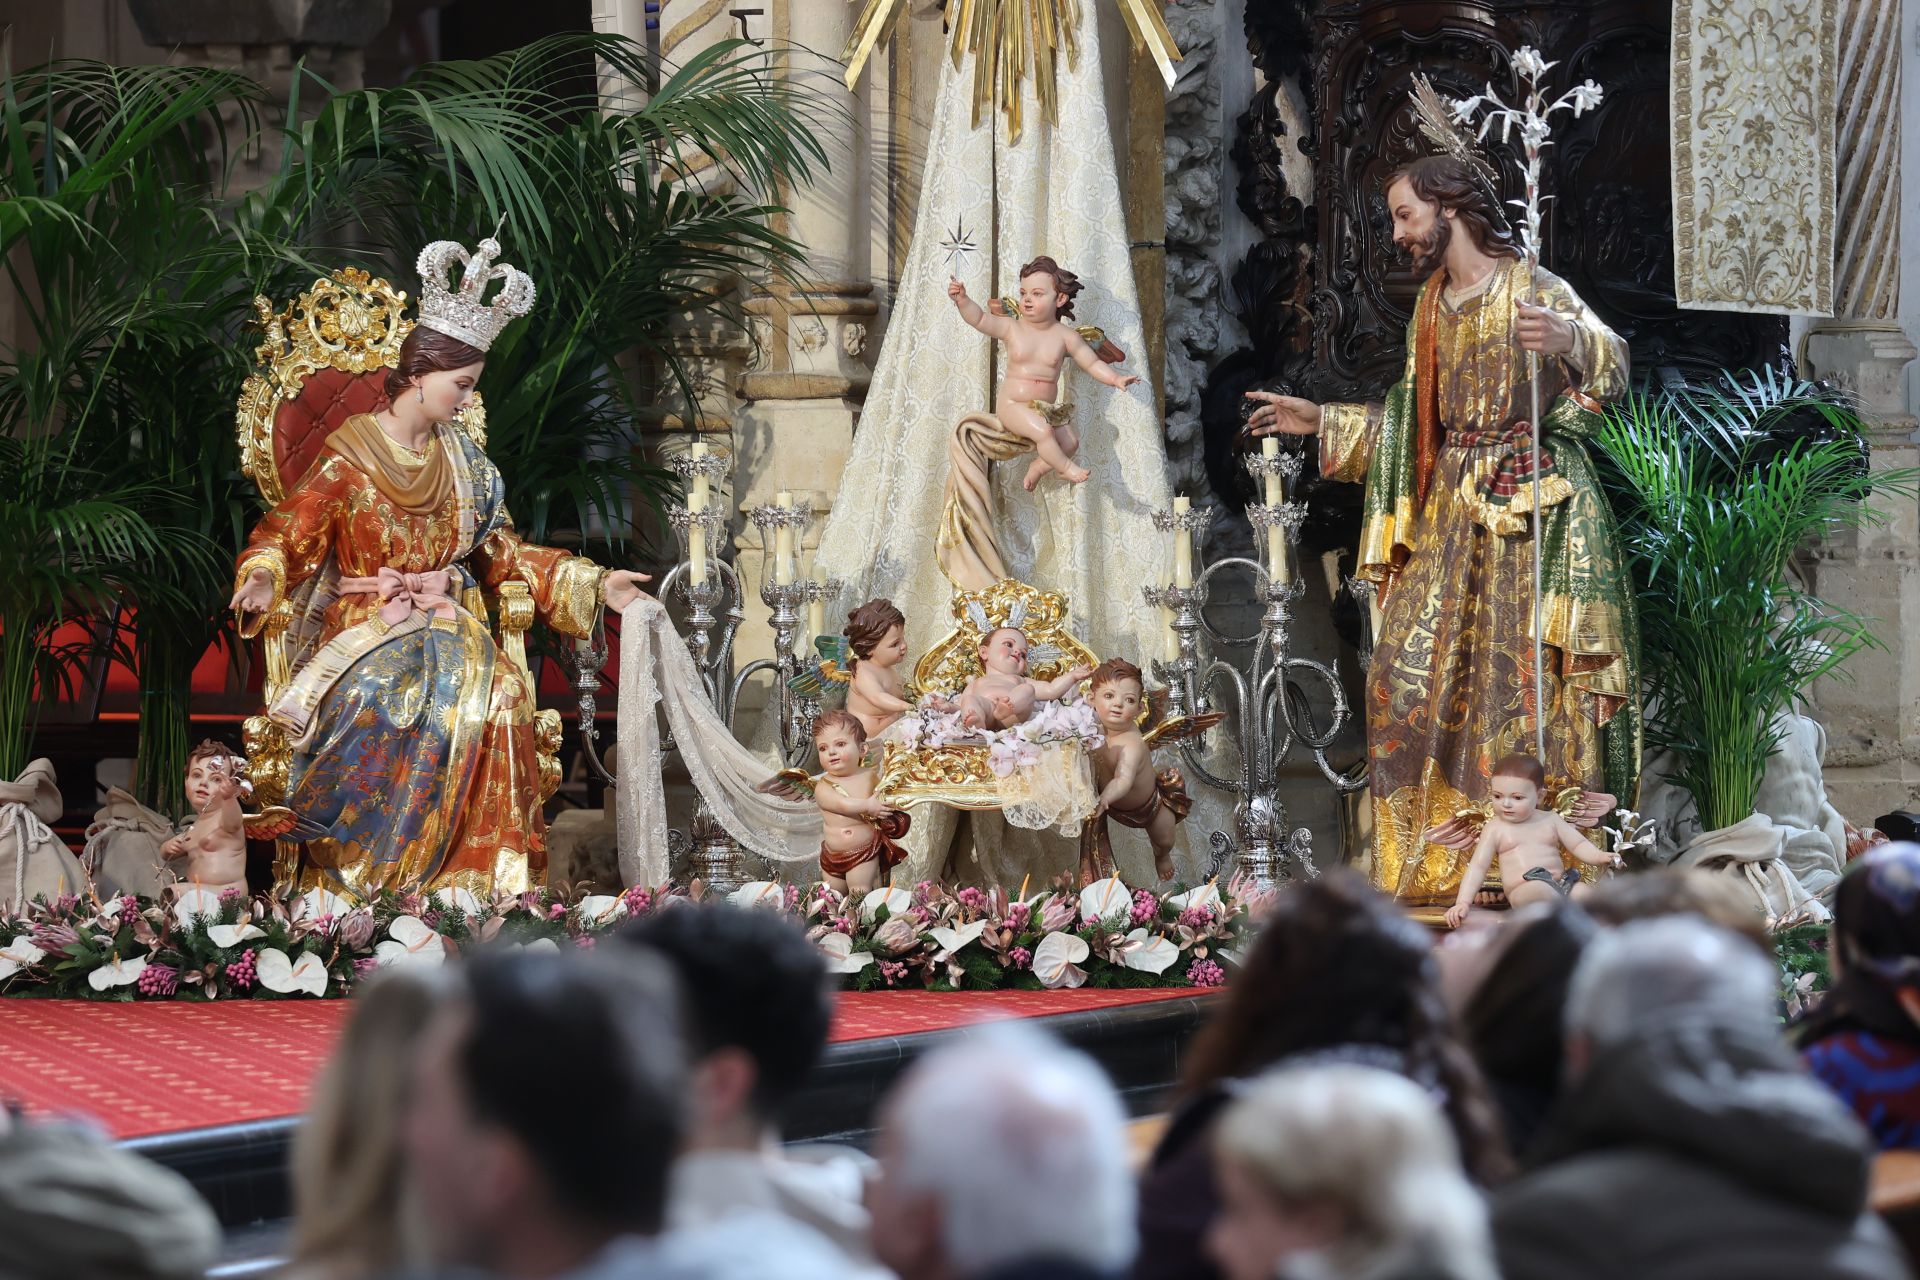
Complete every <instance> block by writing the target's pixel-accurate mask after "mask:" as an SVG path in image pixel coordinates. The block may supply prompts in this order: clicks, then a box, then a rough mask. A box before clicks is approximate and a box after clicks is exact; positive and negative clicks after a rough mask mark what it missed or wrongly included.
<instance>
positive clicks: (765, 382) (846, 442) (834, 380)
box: [733, 0, 880, 661]
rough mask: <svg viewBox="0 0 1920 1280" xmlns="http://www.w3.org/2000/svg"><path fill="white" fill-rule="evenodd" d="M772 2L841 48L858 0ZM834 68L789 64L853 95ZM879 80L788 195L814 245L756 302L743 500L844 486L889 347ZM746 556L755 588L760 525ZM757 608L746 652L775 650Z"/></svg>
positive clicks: (803, 29) (745, 633)
mask: <svg viewBox="0 0 1920 1280" xmlns="http://www.w3.org/2000/svg"><path fill="white" fill-rule="evenodd" d="M772 7H773V9H774V14H773V16H774V19H775V36H776V38H777V39H781V40H783V41H786V42H790V43H791V44H792V45H793V46H795V47H796V48H798V49H802V50H813V51H815V52H816V53H820V54H827V55H830V56H837V55H838V54H839V52H840V50H842V49H843V48H845V47H846V43H847V37H848V34H849V32H850V30H851V27H852V19H853V16H854V13H855V9H854V8H853V7H852V6H850V5H847V4H841V3H831V4H820V3H812V2H811V0H808V2H802V3H795V2H792V0H789V2H788V3H785V4H780V3H777V2H776V3H775V4H774V5H773V6H772ZM783 20H784V27H785V29H784V30H781V27H782V25H783ZM833 70H834V68H833V67H832V65H831V64H827V63H824V62H823V61H822V60H820V59H819V58H817V57H816V58H812V59H809V58H808V57H807V55H805V54H803V53H796V54H795V55H794V61H793V63H792V64H791V65H790V67H789V71H790V73H791V74H794V75H795V76H798V77H804V78H805V79H807V80H808V81H809V82H810V84H811V85H812V86H814V87H815V88H816V89H818V87H820V86H822V85H829V86H831V87H830V88H829V89H828V92H833V93H841V94H844V92H845V91H844V90H842V89H840V88H839V87H838V85H837V84H834V82H833V81H832V80H831V79H830V78H829V77H830V75H831V73H832V72H833ZM872 79H873V77H872V76H867V77H863V78H862V80H861V83H860V86H859V87H858V89H856V90H855V91H854V92H853V93H852V94H851V95H847V96H844V97H842V98H841V100H840V102H839V103H838V104H836V105H837V106H839V107H840V108H842V110H841V111H840V112H838V113H836V114H832V115H827V116H825V117H823V118H821V119H819V120H817V121H816V124H815V131H816V136H817V137H818V138H819V139H820V141H821V143H822V144H823V146H824V147H825V149H826V152H827V163H828V166H829V168H828V170H827V171H826V172H824V173H821V174H819V175H818V176H817V180H816V181H815V182H814V183H813V184H812V185H811V186H810V187H808V188H806V189H805V190H798V191H791V192H784V193H782V194H783V198H784V201H785V203H786V204H787V205H788V207H789V208H791V209H792V211H793V212H792V213H791V215H789V216H788V218H787V219H786V220H785V223H786V225H785V226H784V227H782V228H781V229H782V230H784V231H785V232H786V233H787V234H788V235H790V236H792V237H793V238H794V239H795V240H797V241H799V242H800V244H802V245H803V246H805V250H806V260H805V262H804V264H803V267H802V271H803V272H804V276H803V278H801V279H800V280H798V281H795V282H792V283H791V284H781V285H777V286H775V287H774V288H772V289H770V290H767V291H765V292H763V293H762V294H761V295H760V296H758V297H756V298H754V299H752V300H751V301H749V302H748V304H747V309H748V311H749V312H750V313H751V314H752V316H753V317H754V338H755V357H754V360H753V362H752V364H750V365H749V367H748V370H747V373H746V375H745V376H744V377H743V378H742V379H741V382H740V387H739V392H740V398H741V401H742V403H741V406H740V409H739V412H738V414H737V415H736V417H735V419H734V424H733V426H734V437H733V438H734V458H735V464H734V491H735V493H736V494H737V496H738V501H739V503H740V506H741V507H742V508H745V507H749V506H755V505H758V504H761V503H764V502H769V501H771V500H772V499H773V496H774V495H775V494H776V493H778V492H780V491H781V490H783V489H784V490H791V491H793V492H794V493H795V494H803V493H804V494H808V495H810V498H811V501H812V502H813V504H814V508H815V510H816V512H817V513H818V515H819V516H820V517H821V518H823V519H824V517H825V515H826V512H827V509H828V508H829V507H830V506H831V505H832V502H833V499H834V497H835V495H836V494H838V492H839V490H840V481H841V472H842V470H843V469H844V468H845V466H846V462H847V454H848V452H849V450H850V449H851V447H852V445H853V428H854V423H855V422H856V421H857V420H858V418H859V413H860V402H861V400H862V399H863V398H864V397H865V396H866V391H867V384H868V382H869V380H870V379H871V377H872V368H871V360H872V357H871V355H870V350H871V349H873V348H875V347H877V345H878V333H877V332H876V327H877V322H878V317H879V312H880V304H879V301H878V299H876V298H875V297H874V286H873V280H872V275H873V273H872V267H871V263H870V262H869V260H868V258H869V249H870V244H871V239H872V237H871V226H870V223H871V221H872V218H873V205H874V201H875V198H876V197H875V193H874V191H873V189H872V187H873V184H872V181H871V176H872V175H871V172H870V165H869V158H870V148H869V146H868V141H867V136H866V135H867V133H868V129H869V124H870V110H871V108H870V105H869V99H870V96H871V94H872V92H873V89H872ZM817 540H818V534H817V531H816V532H815V533H811V534H809V535H808V538H807V541H806V546H805V548H804V549H803V551H802V564H803V567H804V565H805V563H806V562H807V560H808V558H809V557H810V556H811V555H812V548H813V547H814V545H815V544H816V542H817ZM736 564H737V565H738V567H739V569H740V572H741V575H742V578H743V580H744V581H745V582H746V583H747V584H748V586H749V590H751V589H753V587H754V586H755V585H756V584H757V583H758V582H759V578H760V573H761V567H762V555H761V550H760V546H759V539H758V536H757V533H756V531H754V530H753V529H752V528H751V527H750V526H749V527H745V528H744V529H743V531H742V533H741V535H740V538H739V541H738V558H737V560H736ZM748 615H749V621H748V625H747V626H745V627H743V628H742V630H741V633H740V638H739V641H738V643H737V645H736V649H737V652H738V653H739V655H740V658H741V660H742V661H751V660H752V659H753V658H756V657H765V656H768V655H770V653H771V651H772V637H771V634H770V633H769V631H768V630H767V628H766V626H765V613H764V611H763V610H762V609H761V608H760V606H759V604H758V602H757V601H756V602H755V603H754V604H753V605H752V606H751V607H750V608H749V610H748ZM833 621H834V619H833V618H832V616H831V615H830V616H829V622H830V623H832V622H833Z"/></svg>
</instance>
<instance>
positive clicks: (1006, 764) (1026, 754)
mask: <svg viewBox="0 0 1920 1280" xmlns="http://www.w3.org/2000/svg"><path fill="white" fill-rule="evenodd" d="M1038 763H1040V748H1039V747H1037V746H1035V745H1034V744H1033V743H1031V742H1028V741H1027V740H1025V739H1024V738H1021V737H1019V736H1018V735H1017V734H1008V735H1006V736H1005V737H1000V738H995V739H994V741H993V745H991V746H989V747H988V748H987V764H988V766H989V767H991V768H992V769H993V774H994V776H995V777H996V778H1004V777H1006V776H1007V775H1008V774H1010V773H1012V772H1013V771H1014V770H1015V769H1019V768H1023V767H1025V766H1028V765H1035V764H1038Z"/></svg>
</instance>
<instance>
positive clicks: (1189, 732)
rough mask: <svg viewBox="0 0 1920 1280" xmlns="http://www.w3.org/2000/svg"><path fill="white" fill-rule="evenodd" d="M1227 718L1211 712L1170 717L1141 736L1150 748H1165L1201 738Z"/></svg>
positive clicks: (1222, 714) (1217, 712)
mask: <svg viewBox="0 0 1920 1280" xmlns="http://www.w3.org/2000/svg"><path fill="white" fill-rule="evenodd" d="M1226 718H1227V717H1226V714H1225V713H1224V712H1220V711H1209V712H1207V713H1205V714H1204V715H1197V716H1168V717H1166V718H1163V719H1161V720H1159V721H1157V722H1156V723H1155V724H1154V726H1153V727H1152V728H1151V729H1148V730H1147V731H1146V732H1145V733H1143V734H1141V735H1140V736H1141V737H1142V738H1144V739H1146V743H1147V745H1148V746H1149V747H1158V746H1163V745H1165V744H1166V743H1169V742H1185V741H1186V740H1187V739H1188V738H1197V737H1199V736H1200V735H1201V734H1203V733H1205V732H1206V731H1207V730H1209V729H1211V728H1213V726H1215V725H1217V724H1219V723H1220V722H1221V721H1222V720H1225V719H1226Z"/></svg>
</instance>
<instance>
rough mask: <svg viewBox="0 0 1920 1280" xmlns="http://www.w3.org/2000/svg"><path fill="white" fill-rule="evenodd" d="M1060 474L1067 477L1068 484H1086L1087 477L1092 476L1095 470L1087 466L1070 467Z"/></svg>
mask: <svg viewBox="0 0 1920 1280" xmlns="http://www.w3.org/2000/svg"><path fill="white" fill-rule="evenodd" d="M1060 474H1061V475H1063V476H1065V477H1066V479H1067V483H1068V484H1085V483H1086V482H1087V478H1088V477H1089V476H1091V475H1092V474H1093V472H1091V471H1089V470H1087V469H1086V468H1085V467H1068V468H1067V469H1066V470H1065V471H1063V472H1061V473H1060Z"/></svg>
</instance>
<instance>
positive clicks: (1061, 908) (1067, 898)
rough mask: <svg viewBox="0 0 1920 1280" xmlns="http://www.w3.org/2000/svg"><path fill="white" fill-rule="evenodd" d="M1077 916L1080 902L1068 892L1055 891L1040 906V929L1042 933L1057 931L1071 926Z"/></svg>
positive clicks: (1078, 915)
mask: <svg viewBox="0 0 1920 1280" xmlns="http://www.w3.org/2000/svg"><path fill="white" fill-rule="evenodd" d="M1079 918H1080V904H1079V903H1078V902H1076V901H1075V900H1074V899H1073V897H1072V896H1071V895H1070V894H1065V893H1056V894H1054V895H1053V896H1052V897H1051V898H1048V899H1047V900H1046V903H1045V904H1044V905H1042V906H1041V908H1040V929H1041V931H1042V932H1044V933H1059V932H1061V931H1062V930H1064V929H1071V928H1073V925H1074V921H1076V920H1078V919H1079Z"/></svg>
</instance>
